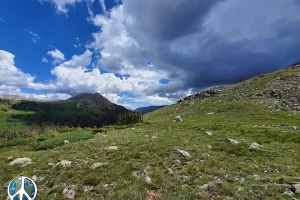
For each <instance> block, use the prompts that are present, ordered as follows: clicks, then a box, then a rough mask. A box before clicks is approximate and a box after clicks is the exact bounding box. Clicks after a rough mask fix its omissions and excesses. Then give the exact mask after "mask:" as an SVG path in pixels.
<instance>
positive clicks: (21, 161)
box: [9, 158, 32, 166]
mask: <svg viewBox="0 0 300 200" xmlns="http://www.w3.org/2000/svg"><path fill="white" fill-rule="evenodd" d="M31 161H32V160H31V158H16V159H14V160H13V161H11V162H10V163H9V165H15V164H20V165H22V166H26V165H29V164H31V163H32V162H31Z"/></svg>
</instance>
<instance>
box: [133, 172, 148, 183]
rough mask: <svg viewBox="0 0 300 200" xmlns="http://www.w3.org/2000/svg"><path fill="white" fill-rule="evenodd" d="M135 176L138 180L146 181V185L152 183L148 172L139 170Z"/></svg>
mask: <svg viewBox="0 0 300 200" xmlns="http://www.w3.org/2000/svg"><path fill="white" fill-rule="evenodd" d="M134 174H135V176H136V177H137V178H138V179H141V178H142V179H144V180H145V182H146V183H148V184H150V183H151V178H150V177H149V176H148V174H147V172H146V170H138V171H135V172H134Z"/></svg>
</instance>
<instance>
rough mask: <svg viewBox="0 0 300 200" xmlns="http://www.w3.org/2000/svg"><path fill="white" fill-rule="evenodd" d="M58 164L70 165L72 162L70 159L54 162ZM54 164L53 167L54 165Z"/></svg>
mask: <svg viewBox="0 0 300 200" xmlns="http://www.w3.org/2000/svg"><path fill="white" fill-rule="evenodd" d="M58 165H62V166H63V167H65V168H66V167H71V165H72V162H71V161H68V160H61V161H59V162H58V163H56V165H55V166H58ZM55 166H54V167H55Z"/></svg>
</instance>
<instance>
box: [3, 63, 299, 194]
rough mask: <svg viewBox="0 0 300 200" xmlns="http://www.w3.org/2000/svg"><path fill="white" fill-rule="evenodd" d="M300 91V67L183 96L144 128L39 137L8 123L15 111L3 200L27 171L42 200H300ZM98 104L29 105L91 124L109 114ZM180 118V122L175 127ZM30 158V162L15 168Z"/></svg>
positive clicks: (86, 99)
mask: <svg viewBox="0 0 300 200" xmlns="http://www.w3.org/2000/svg"><path fill="white" fill-rule="evenodd" d="M299 86H300V63H299V64H297V63H296V64H294V65H292V66H290V67H288V68H286V69H283V70H279V71H276V72H272V73H268V74H263V75H260V76H257V77H253V78H251V79H249V80H246V81H243V82H241V83H237V84H234V85H227V86H222V87H216V88H210V89H208V90H206V91H202V92H200V93H197V94H194V95H191V96H188V97H185V98H183V99H181V100H179V101H178V102H177V103H175V104H173V105H170V106H166V107H164V108H162V109H158V110H155V111H153V112H150V113H147V114H145V115H144V116H143V120H144V122H145V123H140V124H136V125H131V126H110V127H103V128H99V129H98V128H97V129H88V128H87V129H78V128H65V127H60V128H57V129H53V130H51V131H45V133H42V134H37V133H36V132H34V131H30V130H29V131H26V132H24V131H23V128H26V126H24V123H23V120H20V121H18V120H15V119H10V118H8V116H9V115H11V114H12V113H16V111H15V110H12V109H8V111H6V110H3V111H1V109H0V113H1V116H4V117H1V118H0V130H1V129H2V130H4V131H2V132H1V131H0V166H1V167H0V174H1V175H3V176H1V178H0V185H1V186H3V187H0V199H6V198H7V195H6V194H7V187H4V186H7V185H8V184H7V183H8V182H10V181H11V179H12V177H15V176H16V175H18V174H20V173H22V174H28V176H30V177H31V176H32V178H33V177H35V178H36V180H37V181H36V183H37V187H38V191H39V194H38V195H39V198H40V199H51V200H60V199H66V197H65V196H64V192H63V191H71V193H73V194H75V195H76V199H77V198H78V199H107V200H115V199H133V200H135V199H167V200H168V199H172V200H177V199H299V198H300V194H299V192H298V190H297V188H298V187H299V177H300V159H299V153H300V130H299V128H300V112H299V107H298V105H297V104H300V103H299V101H300V98H299V97H300V96H299V89H300V88H299ZM91 99H93V100H91ZM94 99H96V100H94ZM97 99H99V101H98V100H97ZM100 99H102V97H100V96H99V95H97V94H96V95H94V94H85V95H81V96H76V97H72V98H71V100H70V99H69V100H66V101H62V102H56V103H54V102H51V103H46V104H44V103H40V102H37V103H36V104H32V105H31V106H32V107H34V108H35V109H36V110H39V109H43V110H44V112H48V111H49V112H48V113H49V114H50V115H52V116H51V119H56V118H57V117H62V116H57V115H58V113H61V114H65V115H67V118H61V119H60V120H70V119H74V120H75V119H77V120H83V119H85V118H87V121H88V122H89V121H91V120H93V118H91V117H90V116H92V113H91V111H95V110H96V109H94V108H91V107H94V106H95V107H100V108H101V109H102V107H106V108H107V106H103V104H102V103H101V101H100ZM1 101H2V99H0V106H1ZM6 102H7V101H6V100H3V105H4V106H7V107H5V108H9V107H8V106H9V105H10V104H6ZM104 104H105V103H104ZM54 105H55V106H56V107H54V108H53V107H52V106H54ZM100 105H102V106H100ZM110 105H111V106H112V107H114V104H110ZM101 109H100V110H101ZM53 110H55V111H56V112H53ZM87 110H88V115H86V114H85V112H86V111H87ZM68 112H70V113H72V112H75V113H78V115H75V116H74V115H73V114H74V113H73V114H70V113H68ZM20 113H22V114H24V113H25V111H22V112H20ZM30 113H31V112H29V113H28V115H29V114H30ZM95 114H97V116H96V119H101V117H103V115H101V117H99V116H100V114H99V113H95ZM98 114H99V115H98ZM55 115H56V116H55ZM178 115H180V116H181V118H182V120H183V121H180V122H178V123H174V122H173V119H174V118H175V117H176V116H178ZM41 117H43V115H41ZM24 120H26V118H24ZM62 122H64V121H62ZM75 124H76V123H75ZM27 128H29V126H28V125H27ZM13 130H19V132H20V133H21V134H20V135H19V137H16V133H18V132H16V131H13ZM92 132H94V133H97V132H101V134H97V135H93V134H92ZM64 140H68V142H69V143H70V144H66V143H65V142H64ZM2 147H5V148H2ZM55 147H58V148H55ZM53 148H55V149H53ZM39 149H44V150H43V151H39ZM24 157H26V158H30V159H32V163H31V162H30V163H31V164H30V165H26V166H24V165H22V164H24V163H22V164H16V165H17V166H12V165H10V162H12V161H13V162H15V161H14V160H15V159H17V158H24ZM62 160H64V162H67V163H70V166H68V168H67V169H66V168H64V167H65V166H64V165H62V164H63V163H62ZM68 161H69V162H68ZM99 162H101V163H99ZM47 163H49V164H47ZM50 165H51V166H50ZM21 166H22V167H21ZM96 167H99V168H97V169H95V168H96ZM133 174H134V175H135V176H133ZM66 177H67V178H68V179H67V181H65V178H66ZM83 191H88V192H83ZM99 191H100V192H99ZM148 197H149V198H148Z"/></svg>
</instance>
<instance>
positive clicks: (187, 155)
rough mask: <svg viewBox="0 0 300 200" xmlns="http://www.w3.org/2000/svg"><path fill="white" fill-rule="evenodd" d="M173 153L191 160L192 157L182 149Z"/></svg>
mask: <svg viewBox="0 0 300 200" xmlns="http://www.w3.org/2000/svg"><path fill="white" fill-rule="evenodd" d="M173 153H174V154H177V155H180V156H183V157H184V158H191V155H190V154H189V152H187V151H184V150H181V149H176V150H175V151H174V152H173Z"/></svg>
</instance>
